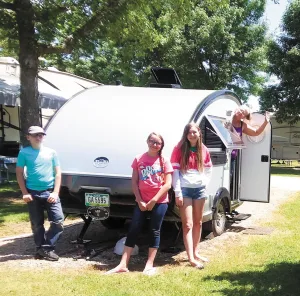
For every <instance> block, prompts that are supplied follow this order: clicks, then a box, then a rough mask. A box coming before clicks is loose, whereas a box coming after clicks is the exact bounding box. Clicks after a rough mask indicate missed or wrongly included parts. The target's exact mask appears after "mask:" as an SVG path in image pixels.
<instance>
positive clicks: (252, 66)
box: [65, 0, 266, 100]
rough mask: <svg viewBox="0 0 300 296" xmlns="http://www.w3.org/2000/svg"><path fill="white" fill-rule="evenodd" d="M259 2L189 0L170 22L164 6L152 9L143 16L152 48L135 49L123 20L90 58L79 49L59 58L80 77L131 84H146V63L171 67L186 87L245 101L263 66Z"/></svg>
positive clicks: (258, 88)
mask: <svg viewBox="0 0 300 296" xmlns="http://www.w3.org/2000/svg"><path fill="white" fill-rule="evenodd" d="M265 2H266V1H264V0H254V1H246V0H236V1H228V0H227V1H222V2H221V1H220V2H216V1H209V0H203V1H195V0H194V1H190V5H191V7H192V11H191V13H190V14H189V16H188V17H184V16H183V17H182V18H181V22H175V23H174V21H173V20H174V15H172V11H171V12H170V11H169V10H168V7H167V8H166V7H165V9H159V7H158V8H157V9H155V8H154V9H153V10H152V11H151V14H149V15H148V16H147V19H144V22H145V23H147V26H148V27H149V28H151V31H154V32H156V35H155V37H156V38H152V39H151V40H152V47H148V48H146V47H142V48H141V46H140V37H139V38H137V37H136V36H135V34H128V33H126V32H128V30H129V27H130V26H129V25H128V22H126V23H125V24H124V26H123V27H122V31H121V33H120V34H119V35H118V36H119V38H114V40H113V41H112V42H107V43H102V44H101V45H99V46H97V48H96V51H95V53H94V54H93V57H88V56H82V55H81V54H80V53H79V54H77V55H73V56H72V57H71V59H68V60H67V59H66V58H65V61H66V63H67V64H68V70H69V71H72V72H74V73H76V74H79V75H82V76H84V77H87V78H91V79H95V80H100V81H102V82H105V83H107V82H108V83H114V81H115V80H116V79H121V80H122V81H123V83H124V84H125V85H137V86H138V85H148V84H149V81H150V80H151V75H150V68H151V66H167V67H174V68H175V69H176V71H177V72H178V73H179V76H180V79H181V80H182V82H183V85H184V87H186V88H200V89H218V88H229V89H232V90H234V91H235V92H237V93H238V94H239V95H240V96H241V98H242V99H243V100H247V97H248V96H249V95H250V94H254V95H257V94H259V93H260V91H261V89H262V84H263V82H264V81H265V79H264V77H263V76H261V75H259V71H262V70H264V69H265V68H266V57H265V51H266V46H265V42H266V40H265V34H266V27H265V26H264V24H262V23H261V22H260V19H261V16H262V15H263V13H264V8H265ZM216 3H217V4H216ZM148 34H150V33H148ZM147 38H148V37H147ZM147 38H146V39H147ZM99 53H101V55H99Z"/></svg>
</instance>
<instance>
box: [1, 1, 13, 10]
mask: <svg viewBox="0 0 300 296" xmlns="http://www.w3.org/2000/svg"><path fill="white" fill-rule="evenodd" d="M1 8H3V9H9V10H13V11H16V9H15V6H14V5H13V4H12V3H7V2H3V1H0V9H1Z"/></svg>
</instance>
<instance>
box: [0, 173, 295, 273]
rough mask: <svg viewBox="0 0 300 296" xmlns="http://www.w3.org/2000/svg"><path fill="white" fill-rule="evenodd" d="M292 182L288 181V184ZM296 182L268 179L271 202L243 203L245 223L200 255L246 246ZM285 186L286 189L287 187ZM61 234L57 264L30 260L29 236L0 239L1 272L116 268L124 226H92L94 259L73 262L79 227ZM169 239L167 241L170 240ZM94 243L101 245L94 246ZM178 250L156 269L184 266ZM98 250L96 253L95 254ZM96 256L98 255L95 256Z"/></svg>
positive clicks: (169, 234)
mask: <svg viewBox="0 0 300 296" xmlns="http://www.w3.org/2000/svg"><path fill="white" fill-rule="evenodd" d="M290 179H292V180H290ZM298 183H300V182H295V178H290V177H278V176H276V177H272V184H271V185H272V186H271V199H270V203H254V202H252V203H251V202H245V203H243V205H242V206H240V207H239V208H238V211H239V212H240V213H247V214H251V217H250V218H249V219H247V220H243V221H240V222H239V223H234V224H232V225H231V226H230V227H229V229H228V230H227V232H226V233H224V234H223V235H221V236H219V237H216V238H213V239H212V237H211V235H209V236H208V237H206V238H205V239H204V240H202V241H201V243H200V244H199V247H200V251H201V254H202V255H203V256H207V257H208V258H212V257H213V256H214V254H215V253H216V252H218V251H219V250H220V249H221V248H222V247H223V246H224V244H225V245H227V244H232V243H235V242H246V241H247V238H248V235H247V236H246V235H243V233H244V232H245V230H247V229H253V228H255V227H257V226H259V223H260V221H265V220H266V219H269V218H270V217H271V213H272V211H274V209H276V207H278V205H279V204H280V203H282V202H284V201H285V200H286V199H287V198H288V197H289V196H290V195H291V194H292V193H294V192H295V191H298V190H300V185H298ZM287 184H288V185H287ZM65 225H66V226H65V231H64V234H63V236H62V239H61V240H60V241H59V243H58V245H57V252H58V254H59V255H60V257H61V258H60V260H59V261H58V262H47V261H44V260H34V259H33V254H34V252H35V247H34V243H33V239H32V236H31V235H30V234H27V235H23V236H17V237H10V238H2V239H0V262H1V268H2V269H5V268H18V269H19V268H34V269H35V270H36V269H44V268H59V269H69V268H71V269H74V268H76V269H77V268H94V269H97V270H102V269H107V268H110V267H112V266H114V265H116V264H117V263H118V262H119V260H120V256H118V255H115V254H114V253H113V246H114V244H115V242H116V241H117V240H118V239H120V238H121V237H124V236H126V233H127V228H128V223H127V224H126V226H125V228H124V229H122V230H107V229H106V228H104V227H103V226H102V224H101V223H100V222H93V223H92V224H91V226H90V228H89V230H88V232H87V234H86V236H85V239H93V242H94V243H95V244H94V245H92V244H90V248H89V249H90V250H92V249H93V248H94V249H96V254H90V253H88V252H87V253H86V254H85V255H86V256H85V257H90V256H93V255H95V256H94V257H93V258H91V259H90V260H86V259H77V260H75V259H74V257H76V256H78V255H81V254H83V252H84V250H85V249H84V248H83V247H82V246H81V245H76V244H75V245H74V244H70V241H72V240H75V239H76V238H77V237H78V235H79V233H80V230H81V228H82V225H83V223H82V222H78V221H74V220H69V221H68V220H67V221H66V224H65ZM175 230H176V229H175V227H174V226H172V225H168V224H166V225H165V226H164V228H163V232H162V246H161V249H163V248H164V247H167V246H168V243H169V242H170V240H172V238H175V237H176V231H175ZM170 238H171V239H170ZM144 241H145V237H141V238H140V239H139V242H138V245H139V246H140V250H139V255H138V256H133V257H132V259H131V263H130V266H129V267H130V269H131V270H134V271H140V270H142V268H143V266H144V264H145V262H146V258H147V251H148V250H147V246H146V245H145V244H144ZM96 242H103V243H102V244H96ZM178 247H179V250H176V249H173V251H174V252H176V251H177V253H174V254H172V253H163V252H159V254H158V257H157V260H156V264H157V265H158V266H167V267H166V268H170V266H172V265H179V264H181V265H182V264H183V265H185V264H188V262H187V257H186V253H185V252H183V251H182V252H178V251H180V249H181V250H183V246H182V241H180V242H179V244H178ZM97 249H98V250H97ZM97 251H101V252H99V254H98V253H97Z"/></svg>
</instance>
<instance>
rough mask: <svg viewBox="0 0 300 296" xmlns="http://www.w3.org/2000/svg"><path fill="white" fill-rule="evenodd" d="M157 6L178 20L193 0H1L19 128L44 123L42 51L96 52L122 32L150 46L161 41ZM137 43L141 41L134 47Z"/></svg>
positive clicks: (0, 24)
mask: <svg viewBox="0 0 300 296" xmlns="http://www.w3.org/2000/svg"><path fill="white" fill-rule="evenodd" d="M158 8H162V9H163V10H166V9H169V13H170V14H171V15H172V16H173V17H174V18H173V20H174V21H175V22H176V21H177V20H180V18H182V17H183V15H185V14H186V12H188V10H189V1H187V0H165V1H163V2H162V1H160V0H152V1H145V0H32V1H30V0H6V1H0V27H1V29H2V37H3V39H4V40H14V41H16V40H17V42H18V54H19V62H20V67H21V75H20V80H21V89H20V96H21V103H22V108H21V112H20V121H21V128H22V129H23V130H26V129H27V128H28V126H30V125H32V124H36V125H38V124H40V121H39V116H38V110H39V106H38V85H37V73H38V57H39V56H44V55H49V54H64V55H65V57H66V58H67V57H68V55H70V54H72V53H73V52H76V51H77V52H80V51H82V52H84V54H85V55H92V54H94V52H95V50H94V49H95V48H96V47H97V46H98V44H99V41H100V40H102V41H103V40H106V38H109V39H111V40H115V39H118V40H119V39H120V38H123V36H135V38H136V40H138V44H139V47H138V51H143V50H146V49H151V48H153V47H154V46H155V45H156V44H157V43H158V42H159V39H160V36H159V34H158V33H157V32H156V31H155V30H154V29H155V28H153V26H152V22H150V21H149V19H150V17H149V16H151V11H152V10H153V9H155V10H157V9H158ZM186 15H188V13H187V14H186ZM121 35H122V36H121ZM136 45H137V41H135V44H133V45H132V46H133V47H134V46H136ZM58 60H59V59H58ZM22 140H23V141H24V140H25V138H24V137H23V139H22Z"/></svg>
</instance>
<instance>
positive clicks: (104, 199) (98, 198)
mask: <svg viewBox="0 0 300 296" xmlns="http://www.w3.org/2000/svg"><path fill="white" fill-rule="evenodd" d="M85 205H86V206H88V207H109V194H104V193H96V192H93V193H85Z"/></svg>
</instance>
